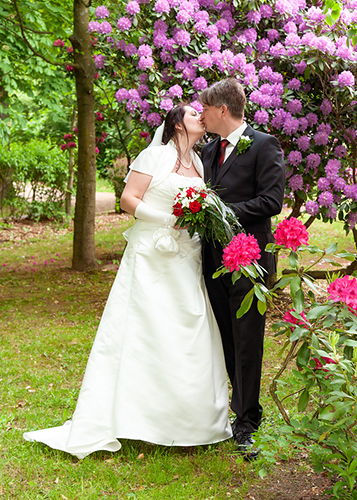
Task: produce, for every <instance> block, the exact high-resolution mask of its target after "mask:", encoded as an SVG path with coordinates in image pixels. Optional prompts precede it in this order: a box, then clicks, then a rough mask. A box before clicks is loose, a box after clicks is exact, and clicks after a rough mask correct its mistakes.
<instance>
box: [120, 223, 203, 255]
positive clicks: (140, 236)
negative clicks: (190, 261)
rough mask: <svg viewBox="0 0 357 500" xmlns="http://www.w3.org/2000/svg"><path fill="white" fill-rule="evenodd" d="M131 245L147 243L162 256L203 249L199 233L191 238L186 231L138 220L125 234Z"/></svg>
mask: <svg viewBox="0 0 357 500" xmlns="http://www.w3.org/2000/svg"><path fill="white" fill-rule="evenodd" d="M123 236H124V238H125V239H126V240H127V242H128V244H129V245H135V244H138V243H145V244H146V245H147V244H149V246H153V247H154V248H155V250H156V251H157V252H159V253H160V254H162V255H167V256H174V255H177V254H178V253H180V252H182V253H184V254H187V253H190V252H192V251H198V250H200V249H201V241H200V238H199V236H198V234H197V233H195V234H194V235H193V237H192V238H191V237H190V235H189V234H188V231H187V230H186V229H175V228H174V227H172V226H163V225H159V224H157V223H154V222H146V221H143V220H140V219H138V220H137V221H136V222H135V224H134V225H133V226H131V227H130V228H129V229H127V230H126V231H125V232H124V233H123Z"/></svg>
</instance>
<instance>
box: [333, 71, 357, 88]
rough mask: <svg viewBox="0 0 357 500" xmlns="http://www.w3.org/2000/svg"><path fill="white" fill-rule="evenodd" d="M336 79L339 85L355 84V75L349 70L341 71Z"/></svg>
mask: <svg viewBox="0 0 357 500" xmlns="http://www.w3.org/2000/svg"><path fill="white" fill-rule="evenodd" d="M337 81H338V84H339V86H340V87H349V86H351V87H353V86H354V84H355V77H354V76H353V74H352V73H351V71H342V73H340V74H339V75H338V77H337Z"/></svg>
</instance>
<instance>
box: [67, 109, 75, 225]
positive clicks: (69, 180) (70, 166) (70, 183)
mask: <svg viewBox="0 0 357 500" xmlns="http://www.w3.org/2000/svg"><path fill="white" fill-rule="evenodd" d="M75 126H76V108H75V107H74V108H73V114H72V123H71V132H73V129H74V127H75ZM73 166H74V149H73V148H71V149H70V150H69V160H68V178H67V191H66V214H67V215H69V216H70V215H71V212H72V206H71V205H72V203H71V202H72V189H73V171H74V169H73Z"/></svg>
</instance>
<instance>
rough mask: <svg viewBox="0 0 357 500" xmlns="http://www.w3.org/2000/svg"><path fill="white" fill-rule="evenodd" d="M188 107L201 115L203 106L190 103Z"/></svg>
mask: <svg viewBox="0 0 357 500" xmlns="http://www.w3.org/2000/svg"><path fill="white" fill-rule="evenodd" d="M190 106H191V108H193V109H195V110H196V111H197V112H198V113H202V111H203V106H202V104H201V103H200V102H198V101H192V102H191V104H190Z"/></svg>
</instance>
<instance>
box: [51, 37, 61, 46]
mask: <svg viewBox="0 0 357 500" xmlns="http://www.w3.org/2000/svg"><path fill="white" fill-rule="evenodd" d="M53 46H54V47H64V42H63V41H62V40H61V39H60V38H59V39H58V40H56V41H55V42H53Z"/></svg>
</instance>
